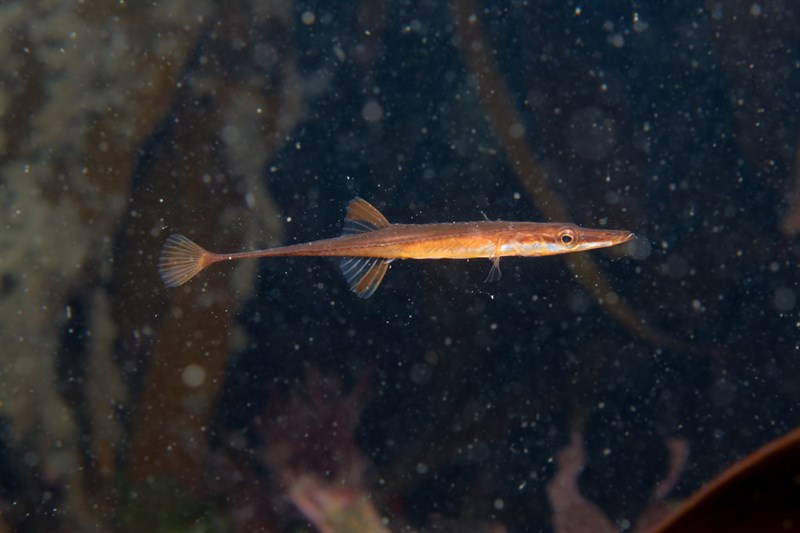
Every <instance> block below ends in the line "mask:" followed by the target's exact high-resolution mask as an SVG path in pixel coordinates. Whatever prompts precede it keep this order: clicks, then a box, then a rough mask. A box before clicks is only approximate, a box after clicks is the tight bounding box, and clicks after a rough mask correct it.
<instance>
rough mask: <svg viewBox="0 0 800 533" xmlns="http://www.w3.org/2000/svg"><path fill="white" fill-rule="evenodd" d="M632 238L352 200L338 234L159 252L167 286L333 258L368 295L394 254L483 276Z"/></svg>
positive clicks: (174, 244)
mask: <svg viewBox="0 0 800 533" xmlns="http://www.w3.org/2000/svg"><path fill="white" fill-rule="evenodd" d="M631 238H633V234H632V233H630V232H628V231H621V230H597V229H586V228H580V227H578V226H575V225H574V224H559V223H537V222H503V221H496V222H491V221H481V222H455V223H449V224H390V223H389V222H388V220H386V218H385V217H384V216H383V215H382V214H381V213H380V212H379V211H378V210H377V209H375V208H374V207H373V206H372V205H370V204H369V203H368V202H366V201H365V200H362V199H361V198H356V199H355V200H353V201H352V202H350V205H349V206H348V213H347V216H346V217H345V222H344V230H343V235H342V236H340V237H336V238H332V239H323V240H319V241H313V242H309V243H304V244H294V245H289V246H281V247H277V248H270V249H267V250H255V251H250V252H237V253H231V254H215V253H213V252H209V251H207V250H204V249H203V248H201V247H200V246H198V245H196V244H194V243H193V242H191V241H190V240H189V239H186V238H185V237H182V236H179V235H173V236H171V237H170V238H169V239H168V240H167V242H166V244H165V245H164V250H163V252H162V254H161V258H160V260H159V270H160V272H161V277H162V279H163V280H164V283H165V284H166V285H167V286H171V287H174V286H177V285H180V284H182V283H185V282H186V281H188V280H189V279H191V278H192V277H193V276H194V275H195V274H197V273H198V272H200V271H201V270H203V269H204V268H205V267H207V266H208V265H210V264H212V263H216V262H220V261H225V260H236V259H248V258H259V257H291V256H329V257H330V256H334V257H342V258H343V259H342V261H341V262H340V266H341V269H342V272H343V274H344V275H345V278H346V279H347V280H348V282H349V283H350V287H351V289H352V290H353V291H354V292H356V293H357V294H358V295H359V296H361V297H364V298H366V297H369V296H370V295H372V294H373V293H374V291H375V290H376V289H377V287H378V285H379V284H380V282H381V281H382V279H383V276H384V275H385V274H386V270H387V269H388V266H389V263H391V262H392V261H393V260H395V259H474V258H488V259H491V260H492V262H493V266H492V270H491V272H490V274H489V279H498V278H499V277H500V268H499V262H500V258H501V257H509V256H521V257H534V256H546V255H555V254H563V253H569V252H579V251H583V250H591V249H595V248H606V247H609V246H615V245H617V244H621V243H623V242H626V241H628V240H630V239H631Z"/></svg>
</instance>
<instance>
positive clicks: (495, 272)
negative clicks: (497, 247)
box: [486, 257, 503, 283]
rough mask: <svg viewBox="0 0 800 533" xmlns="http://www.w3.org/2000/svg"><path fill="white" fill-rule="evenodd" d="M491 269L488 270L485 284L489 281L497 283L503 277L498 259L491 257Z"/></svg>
mask: <svg viewBox="0 0 800 533" xmlns="http://www.w3.org/2000/svg"><path fill="white" fill-rule="evenodd" d="M491 260H492V269H491V270H489V275H488V276H486V283H489V282H490V281H498V280H499V279H500V278H502V277H503V273H502V272H500V258H499V257H492V258H491Z"/></svg>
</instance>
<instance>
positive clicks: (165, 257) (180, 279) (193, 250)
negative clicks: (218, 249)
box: [158, 233, 212, 287]
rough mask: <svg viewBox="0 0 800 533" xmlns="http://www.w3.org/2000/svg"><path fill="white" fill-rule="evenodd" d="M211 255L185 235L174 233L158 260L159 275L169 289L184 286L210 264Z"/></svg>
mask: <svg viewBox="0 0 800 533" xmlns="http://www.w3.org/2000/svg"><path fill="white" fill-rule="evenodd" d="M211 255H212V254H210V253H209V252H208V251H206V250H205V249H203V248H202V247H201V246H199V245H197V244H195V243H194V242H192V241H191V240H190V239H187V238H186V237H184V236H183V235H179V234H177V233H173V234H172V235H170V236H169V238H167V240H166V242H164V247H163V248H162V249H161V256H160V257H159V258H158V273H159V274H160V275H161V281H163V282H164V285H166V286H167V287H177V286H179V285H183V284H184V283H186V282H187V281H189V280H190V279H192V278H193V277H195V275H197V273H198V272H200V271H201V270H203V269H204V268H205V267H207V266H208V265H209V264H210V261H209V260H208V259H209V257H210V256H211Z"/></svg>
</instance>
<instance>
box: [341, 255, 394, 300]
mask: <svg viewBox="0 0 800 533" xmlns="http://www.w3.org/2000/svg"><path fill="white" fill-rule="evenodd" d="M391 262H392V260H391V259H381V258H379V257H344V258H342V260H341V261H339V268H341V269H342V274H344V278H345V279H346V280H347V283H348V284H349V285H350V290H352V291H353V292H354V293H356V294H357V295H358V296H359V298H369V297H370V296H372V295H373V294H374V293H375V290H376V289H377V288H378V285H380V284H381V281H383V276H385V275H386V271H387V270H388V269H389V263H391Z"/></svg>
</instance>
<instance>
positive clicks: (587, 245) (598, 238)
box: [574, 228, 636, 251]
mask: <svg viewBox="0 0 800 533" xmlns="http://www.w3.org/2000/svg"><path fill="white" fill-rule="evenodd" d="M635 237H636V234H634V233H633V232H630V231H627V230H616V229H586V228H580V230H579V234H578V242H577V244H576V245H575V250H574V251H582V250H594V249H597V248H609V247H611V246H617V245H618V244H622V243H625V242H628V241H630V240H631V239H633V238H635Z"/></svg>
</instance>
